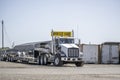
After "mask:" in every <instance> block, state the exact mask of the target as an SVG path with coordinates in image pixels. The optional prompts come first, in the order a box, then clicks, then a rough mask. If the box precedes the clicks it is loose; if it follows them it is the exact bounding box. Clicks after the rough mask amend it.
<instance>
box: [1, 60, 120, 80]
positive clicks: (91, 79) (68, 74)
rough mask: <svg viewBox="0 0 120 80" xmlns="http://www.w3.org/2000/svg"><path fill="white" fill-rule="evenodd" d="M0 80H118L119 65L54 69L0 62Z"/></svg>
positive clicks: (119, 73) (90, 65) (87, 65)
mask: <svg viewBox="0 0 120 80" xmlns="http://www.w3.org/2000/svg"><path fill="white" fill-rule="evenodd" d="M0 80H120V65H105V64H85V65H84V66H83V67H76V66H75V65H65V66H63V67H54V66H39V65H35V64H21V63H12V62H3V61H0Z"/></svg>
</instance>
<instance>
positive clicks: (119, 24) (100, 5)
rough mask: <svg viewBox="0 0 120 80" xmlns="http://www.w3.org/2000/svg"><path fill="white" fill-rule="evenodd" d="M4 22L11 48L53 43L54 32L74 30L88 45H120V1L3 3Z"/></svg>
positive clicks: (11, 0)
mask: <svg viewBox="0 0 120 80" xmlns="http://www.w3.org/2000/svg"><path fill="white" fill-rule="evenodd" d="M1 20H4V27H5V46H9V47H11V45H12V42H14V43H15V44H16V45H18V44H23V43H28V42H37V41H46V40H51V36H50V32H51V30H52V29H54V30H64V31H65V30H72V29H73V30H74V32H75V37H77V38H80V39H81V42H82V43H86V44H88V43H89V42H90V43H93V44H100V43H103V42H106V41H117V42H120V0H0V21H1ZM1 27H2V25H1V24H0V47H1V46H2V45H1V43H2V42H1V38H2V37H1V30H2V29H1Z"/></svg>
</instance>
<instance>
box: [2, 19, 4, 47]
mask: <svg viewBox="0 0 120 80" xmlns="http://www.w3.org/2000/svg"><path fill="white" fill-rule="evenodd" d="M2 49H4V21H3V20H2Z"/></svg>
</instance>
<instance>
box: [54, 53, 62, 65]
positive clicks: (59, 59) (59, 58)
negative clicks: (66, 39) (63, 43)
mask: <svg viewBox="0 0 120 80" xmlns="http://www.w3.org/2000/svg"><path fill="white" fill-rule="evenodd" d="M54 65H55V66H62V65H63V62H62V61H61V57H60V55H56V56H55V59H54Z"/></svg>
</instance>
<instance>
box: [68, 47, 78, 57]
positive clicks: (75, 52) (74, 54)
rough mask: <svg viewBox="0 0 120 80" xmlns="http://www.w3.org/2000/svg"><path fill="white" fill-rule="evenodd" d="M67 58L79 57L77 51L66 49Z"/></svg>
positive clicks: (75, 49) (76, 49)
mask: <svg viewBox="0 0 120 80" xmlns="http://www.w3.org/2000/svg"><path fill="white" fill-rule="evenodd" d="M68 57H79V49H78V48H69V49H68Z"/></svg>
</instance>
